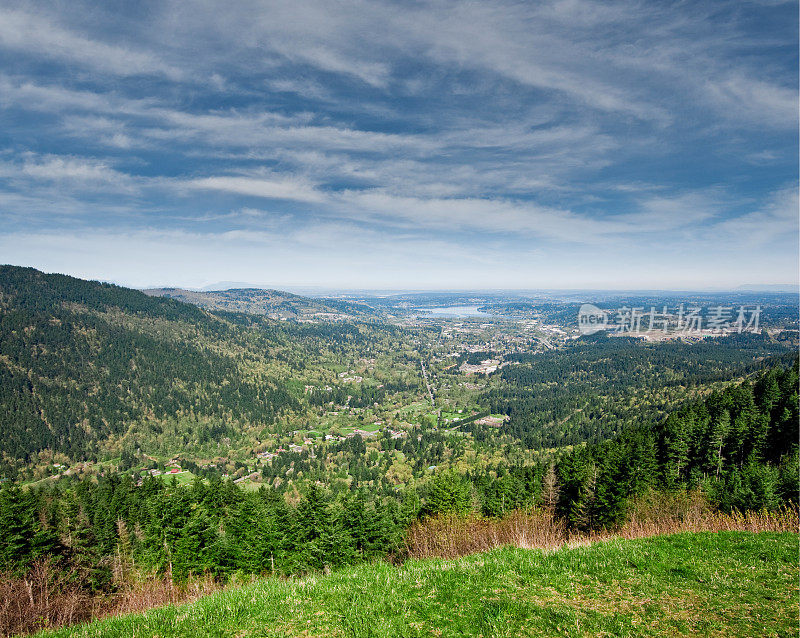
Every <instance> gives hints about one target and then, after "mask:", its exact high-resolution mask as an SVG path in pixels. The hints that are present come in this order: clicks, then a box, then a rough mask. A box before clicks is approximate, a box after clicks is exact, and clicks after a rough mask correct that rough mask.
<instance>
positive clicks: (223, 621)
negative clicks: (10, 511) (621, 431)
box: [43, 532, 798, 638]
mask: <svg viewBox="0 0 800 638" xmlns="http://www.w3.org/2000/svg"><path fill="white" fill-rule="evenodd" d="M797 632H798V535H797V534H793V533H759V534H754V533H749V532H720V533H693V534H690V533H686V534H675V535H672V536H661V537H654V538H647V539H639V540H610V541H606V542H600V543H595V544H593V545H590V546H586V547H577V548H571V549H570V548H566V547H565V548H561V549H558V550H555V551H542V550H524V549H516V548H504V549H498V550H494V551H491V552H487V553H483V554H475V555H472V556H468V557H465V558H460V559H455V560H432V559H427V560H416V561H409V562H407V563H405V564H404V565H402V566H392V565H389V564H386V563H375V564H371V565H362V566H359V567H355V568H350V569H345V570H342V571H340V572H334V573H333V574H331V575H329V576H312V577H306V578H302V579H291V580H281V579H277V578H268V579H262V580H259V581H257V582H255V583H253V584H251V585H247V586H244V587H241V588H237V589H229V590H226V591H223V592H219V593H217V594H213V595H211V596H208V597H205V598H202V599H200V600H198V601H197V602H195V603H192V604H188V605H178V606H170V607H164V608H160V609H154V610H151V611H148V612H146V613H144V614H135V615H130V616H122V617H117V618H109V619H105V620H101V621H97V622H94V623H90V624H87V625H84V626H80V627H74V628H71V629H62V630H59V631H55V632H50V633H45V634H43V635H45V636H51V637H64V638H66V637H75V638H77V637H79V636H86V637H90V636H120V637H123V636H124V637H126V638H128V637H131V636H140V637H145V636H147V637H149V636H160V637H161V638H167V637H171V636H176V637H177V636H181V637H186V636H236V637H245V636H341V637H352V638H362V637H363V638H366V637H373V636H374V637H388V636H392V637H409V638H410V637H414V636H453V637H455V636H483V637H488V636H509V637H512V636H552V635H567V636H596V635H607V636H698V635H700V636H789V635H793V636H794V635H797Z"/></svg>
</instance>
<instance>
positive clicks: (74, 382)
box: [0, 266, 402, 475]
mask: <svg viewBox="0 0 800 638" xmlns="http://www.w3.org/2000/svg"><path fill="white" fill-rule="evenodd" d="M392 334H393V331H392V330H391V329H390V328H388V327H387V328H384V329H383V330H382V332H381V333H380V335H378V336H376V333H375V332H374V331H372V332H369V331H368V329H367V328H361V327H359V326H357V325H353V324H286V323H282V322H276V321H270V320H268V319H265V318H261V317H255V316H248V315H242V314H231V313H218V314H211V313H209V312H207V311H204V310H201V309H199V308H197V307H195V306H192V305H189V304H185V303H181V302H177V301H173V300H170V299H165V298H157V297H151V296H148V295H145V294H143V293H141V292H139V291H135V290H131V289H127V288H122V287H119V286H115V285H111V284H105V283H99V282H88V281H83V280H80V279H75V278H73V277H67V276H63V275H46V274H44V273H41V272H39V271H36V270H34V269H31V268H19V267H13V266H2V267H0V428H2V431H3V433H4V436H3V441H2V444H1V445H0V449H1V450H2V455H3V465H2V466H0V475H2V474H7V473H8V472H13V468H14V467H16V466H18V465H19V463H23V464H24V463H29V462H31V461H34V460H35V458H36V455H37V454H38V453H40V452H42V451H45V450H47V451H48V454H51V455H52V454H56V455H61V456H59V457H58V458H60V459H62V462H64V463H66V462H74V461H79V460H85V459H90V460H97V459H99V458H102V457H103V456H109V455H111V456H117V457H118V456H119V454H120V452H121V451H122V447H123V444H122V439H123V437H126V435H127V437H126V438H125V442H126V443H125V447H126V448H127V450H128V453H129V454H134V455H135V454H136V451H137V450H139V449H140V448H142V447H143V446H144V447H145V448H147V447H148V446H147V445H145V443H146V442H148V441H149V442H150V445H151V446H152V448H153V449H152V450H148V449H145V450H143V451H141V452H140V454H141V453H146V452H148V451H150V452H151V453H152V452H153V451H155V449H156V448H158V449H167V452H165V453H166V454H170V453H173V454H174V453H175V452H178V451H181V450H185V449H186V446H187V444H191V445H193V446H195V448H197V449H198V450H203V449H205V448H208V447H209V446H211V447H212V448H213V447H214V446H217V445H218V443H219V441H220V440H222V439H226V440H227V439H232V440H234V441H235V439H236V437H241V436H242V435H243V433H244V432H245V431H247V430H252V429H254V428H255V429H261V428H264V427H269V426H271V425H272V424H274V423H275V421H276V418H277V417H278V416H279V415H282V414H285V413H286V412H287V411H293V412H297V411H298V410H300V412H302V409H300V403H299V401H300V400H301V399H302V395H303V392H302V387H303V383H318V382H321V381H325V382H331V381H332V379H334V378H335V373H334V372H333V370H332V368H331V366H330V365H329V366H328V368H327V369H324V366H323V363H324V362H327V363H328V364H331V365H333V364H334V363H335V362H336V361H337V360H338V357H339V356H340V355H341V352H342V351H343V350H346V349H347V347H348V343H351V342H354V341H355V342H357V343H358V344H359V347H364V348H370V347H373V346H374V345H375V343H376V342H377V341H378V340H379V338H391V335H392ZM400 350H402V349H400ZM252 438H253V437H252V436H251V437H250V439H252ZM153 442H155V443H153ZM156 443H157V444H158V445H156ZM204 446H205V447H204ZM170 449H171V451H170ZM3 468H5V469H3Z"/></svg>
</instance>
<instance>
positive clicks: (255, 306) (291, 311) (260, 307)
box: [142, 288, 380, 321]
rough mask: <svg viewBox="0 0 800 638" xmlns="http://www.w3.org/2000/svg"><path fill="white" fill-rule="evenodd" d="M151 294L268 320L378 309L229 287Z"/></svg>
mask: <svg viewBox="0 0 800 638" xmlns="http://www.w3.org/2000/svg"><path fill="white" fill-rule="evenodd" d="M142 292H144V293H145V294H146V295H150V296H151V297H167V298H170V299H176V300H178V301H183V302H185V303H190V304H193V305H195V306H200V307H201V308H205V309H206V310H215V311H226V312H244V313H248V314H253V315H264V316H267V317H269V318H270V319H284V320H285V319H297V320H311V321H314V320H317V321H325V320H328V321H339V320H352V319H365V318H369V317H376V316H379V315H380V312H379V311H377V310H375V309H374V308H371V307H370V306H367V305H366V304H362V303H356V302H352V301H343V300H338V299H312V298H310V297H303V296H301V295H295V294H293V293H290V292H285V291H282V290H271V289H262V288H232V289H229V290H186V289H183V288H148V289H146V290H143V291H142Z"/></svg>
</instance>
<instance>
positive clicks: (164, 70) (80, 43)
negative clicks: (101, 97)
mask: <svg viewBox="0 0 800 638" xmlns="http://www.w3.org/2000/svg"><path fill="white" fill-rule="evenodd" d="M0 47H3V48H7V49H12V50H15V51H21V52H24V53H26V54H29V55H34V56H37V57H43V58H48V59H55V60H65V61H70V62H74V63H77V64H80V65H82V66H86V67H89V68H92V69H95V70H97V71H100V72H104V73H112V74H114V75H122V76H127V75H140V74H145V75H150V74H158V75H166V76H167V77H169V78H171V79H178V78H180V76H181V73H180V71H179V70H178V69H176V68H173V67H171V66H169V65H167V64H164V62H163V61H162V60H160V59H159V57H158V56H156V55H153V54H151V53H148V52H142V51H134V50H131V49H127V48H123V47H120V46H116V45H111V44H106V43H104V42H99V41H97V40H93V39H91V38H88V37H85V36H82V35H79V34H76V33H73V32H72V31H69V30H67V29H64V28H62V27H60V26H59V25H58V24H56V23H55V22H54V21H53V20H52V19H48V18H47V17H45V16H43V15H38V14H33V13H27V12H23V11H13V10H8V9H5V10H3V9H0Z"/></svg>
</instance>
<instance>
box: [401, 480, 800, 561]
mask: <svg viewBox="0 0 800 638" xmlns="http://www.w3.org/2000/svg"><path fill="white" fill-rule="evenodd" d="M732 531H746V532H787V531H788V532H797V531H798V512H797V510H796V509H794V508H790V507H785V508H782V509H780V510H777V511H772V512H767V511H761V512H744V513H741V512H733V513H731V514H724V513H722V512H718V511H714V510H713V509H711V507H709V505H708V503H707V501H706V500H705V498H704V497H703V495H702V494H701V493H688V494H687V493H676V494H656V493H653V494H648V495H646V496H644V497H642V498H641V499H640V500H639V501H637V502H636V503H635V504H634V506H633V508H632V510H631V512H630V515H629V519H628V522H627V523H626V524H625V525H623V526H622V527H620V528H619V529H616V530H611V531H596V532H580V531H574V530H567V528H566V527H565V525H564V523H563V521H561V520H559V519H558V518H556V517H555V516H554V515H553V513H552V512H550V511H548V510H542V509H531V510H525V511H515V512H512V513H511V514H508V515H507V516H505V517H503V518H500V519H487V518H482V517H478V516H475V515H470V516H456V515H442V516H436V517H432V518H428V519H425V520H422V521H417V522H415V523H414V524H412V525H411V527H410V528H409V530H408V533H407V534H406V540H405V543H406V551H407V554H408V556H409V557H411V558H432V557H439V558H456V557H459V556H467V555H469V554H474V553H477V552H484V551H488V550H490V549H494V548H495V547H502V546H505V545H511V546H514V547H521V548H525V549H533V548H536V549H556V548H558V547H563V546H564V545H566V546H568V547H577V546H580V545H587V544H589V543H593V542H597V541H602V540H607V539H610V538H624V539H634V538H646V537H650V536H661V535H664V534H677V533H679V532H732Z"/></svg>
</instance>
